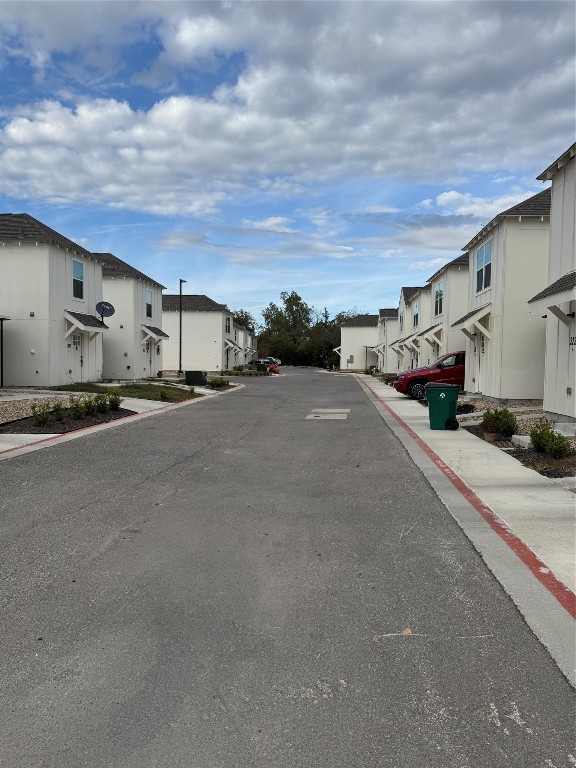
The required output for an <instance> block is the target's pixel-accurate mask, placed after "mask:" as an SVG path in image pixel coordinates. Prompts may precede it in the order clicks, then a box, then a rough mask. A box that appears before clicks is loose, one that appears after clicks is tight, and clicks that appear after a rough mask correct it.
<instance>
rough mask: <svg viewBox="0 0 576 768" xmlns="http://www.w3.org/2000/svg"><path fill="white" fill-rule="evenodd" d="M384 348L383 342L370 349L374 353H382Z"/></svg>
mask: <svg viewBox="0 0 576 768" xmlns="http://www.w3.org/2000/svg"><path fill="white" fill-rule="evenodd" d="M385 346H386V344H385V342H383V341H381V342H380V343H379V344H376V346H375V347H372V350H373V351H374V352H382V351H383V350H384V347H385Z"/></svg>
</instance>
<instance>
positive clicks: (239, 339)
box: [233, 323, 257, 365]
mask: <svg viewBox="0 0 576 768" xmlns="http://www.w3.org/2000/svg"><path fill="white" fill-rule="evenodd" d="M233 327H234V341H235V342H236V344H238V347H239V350H238V353H237V355H236V358H237V361H236V362H235V363H234V365H245V364H246V363H249V362H251V361H252V360H254V358H255V357H256V355H257V352H256V343H255V340H254V334H253V333H252V332H251V331H250V330H249V329H248V328H246V327H245V326H243V325H239V324H238V323H233Z"/></svg>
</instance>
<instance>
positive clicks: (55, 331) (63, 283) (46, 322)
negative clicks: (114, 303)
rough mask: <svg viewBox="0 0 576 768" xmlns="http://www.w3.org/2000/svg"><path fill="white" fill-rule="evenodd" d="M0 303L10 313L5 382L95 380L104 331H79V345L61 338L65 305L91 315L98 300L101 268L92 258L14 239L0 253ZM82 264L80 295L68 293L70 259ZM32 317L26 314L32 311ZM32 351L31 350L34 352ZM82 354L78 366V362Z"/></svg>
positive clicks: (31, 383)
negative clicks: (81, 288)
mask: <svg viewBox="0 0 576 768" xmlns="http://www.w3.org/2000/svg"><path fill="white" fill-rule="evenodd" d="M0 259H1V262H0V263H1V270H2V280H1V281H0V305H1V306H2V308H3V312H4V314H6V315H7V316H8V317H10V318H12V319H11V320H10V321H9V322H7V323H6V324H5V326H4V346H5V349H4V383H5V384H6V386H58V385H60V384H69V383H71V382H74V381H80V380H82V381H98V380H99V379H100V378H101V376H102V334H100V333H98V334H96V336H95V337H94V338H93V339H92V340H90V339H89V334H87V333H81V334H80V336H81V344H80V346H79V348H78V349H76V346H75V345H74V346H73V345H72V339H71V338H70V337H68V338H65V334H66V327H67V324H66V321H65V319H64V312H65V310H69V311H72V312H82V313H85V314H90V315H95V307H96V304H97V302H98V301H101V299H102V267H101V265H100V264H98V263H97V262H96V261H94V260H92V259H88V258H83V257H82V256H77V255H74V254H72V253H69V252H68V251H65V250H64V249H61V248H57V247H56V246H49V245H46V244H39V245H36V244H33V243H22V244H21V245H18V244H16V243H14V244H9V245H6V246H3V247H2V250H1V252H0ZM74 260H77V261H81V262H82V263H83V264H84V298H83V299H74V298H73V296H72V269H73V267H72V263H73V261H74ZM31 312H33V313H34V317H30V313H31ZM32 350H34V352H32ZM80 357H81V358H82V366H80Z"/></svg>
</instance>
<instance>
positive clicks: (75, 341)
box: [72, 333, 82, 349]
mask: <svg viewBox="0 0 576 768" xmlns="http://www.w3.org/2000/svg"><path fill="white" fill-rule="evenodd" d="M81 344H82V336H80V334H79V333H73V334H72V346H73V347H75V348H76V349H80V345H81Z"/></svg>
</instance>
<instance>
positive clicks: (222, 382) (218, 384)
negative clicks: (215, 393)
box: [208, 376, 230, 389]
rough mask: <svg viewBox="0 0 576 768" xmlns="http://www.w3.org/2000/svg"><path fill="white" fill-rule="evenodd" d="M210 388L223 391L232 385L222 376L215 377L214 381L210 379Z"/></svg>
mask: <svg viewBox="0 0 576 768" xmlns="http://www.w3.org/2000/svg"><path fill="white" fill-rule="evenodd" d="M208 386H209V387H211V388H212V389H223V388H224V387H229V386H230V383H229V382H228V381H226V379H224V378H223V377H222V376H215V377H214V378H213V379H209V381H208Z"/></svg>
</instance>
